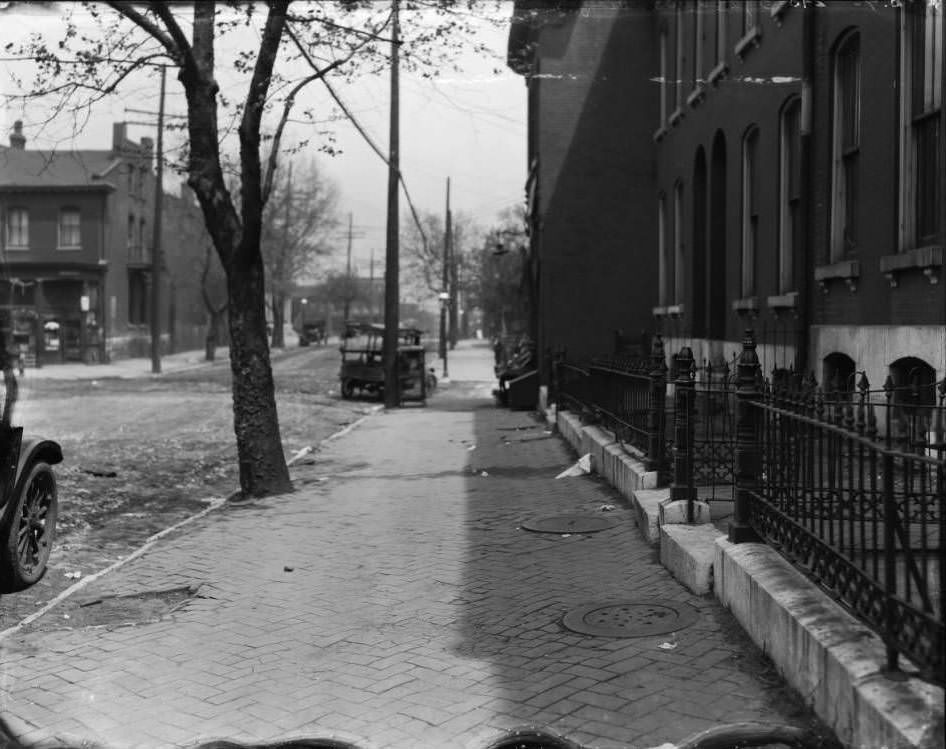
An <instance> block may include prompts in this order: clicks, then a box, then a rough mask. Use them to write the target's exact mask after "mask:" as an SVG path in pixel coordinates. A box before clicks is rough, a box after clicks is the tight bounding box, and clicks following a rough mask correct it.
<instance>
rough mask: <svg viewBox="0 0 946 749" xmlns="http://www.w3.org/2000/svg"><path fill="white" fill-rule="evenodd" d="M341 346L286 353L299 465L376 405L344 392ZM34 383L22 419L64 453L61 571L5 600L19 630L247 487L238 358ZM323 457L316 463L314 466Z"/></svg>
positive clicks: (278, 356)
mask: <svg viewBox="0 0 946 749" xmlns="http://www.w3.org/2000/svg"><path fill="white" fill-rule="evenodd" d="M338 367H339V354H338V349H337V347H335V346H326V347H309V348H291V349H288V350H286V351H280V352H275V353H274V356H273V369H274V373H275V378H276V389H277V402H278V408H279V421H280V429H281V433H282V437H283V444H284V446H285V449H286V455H287V457H291V456H292V455H293V454H294V453H295V452H296V451H298V450H299V449H301V448H303V447H306V446H312V447H315V446H316V445H317V444H318V443H319V442H320V441H321V440H323V439H324V438H325V437H327V436H328V435H330V434H332V433H333V432H336V431H338V430H339V429H340V428H342V427H343V426H344V425H346V424H349V423H351V422H352V421H354V420H356V419H357V418H359V417H360V416H361V415H363V414H364V413H365V412H367V411H368V410H369V409H371V408H372V407H373V406H375V405H376V403H375V402H372V401H343V400H341V399H340V397H339V395H338ZM95 375H96V370H95V368H94V367H91V368H90V369H89V378H88V379H81V380H71V381H62V380H40V379H36V380H33V381H29V379H28V378H27V382H26V384H24V386H23V388H22V390H21V398H20V402H19V404H18V405H17V410H16V413H15V419H14V420H15V422H16V423H18V424H22V425H23V426H24V428H25V432H26V434H27V435H41V436H45V437H49V438H51V439H55V440H58V441H59V442H60V443H61V444H62V450H63V455H64V458H65V460H64V462H63V463H62V464H60V465H58V466H56V469H55V470H56V477H57V480H58V484H59V500H60V506H59V521H58V533H57V536H58V537H57V541H56V545H55V547H54V550H53V553H52V556H51V559H50V566H49V571H48V573H47V574H46V576H45V578H44V579H43V580H41V581H40V582H39V583H38V584H36V585H35V586H33V587H32V588H30V589H28V590H26V591H23V592H20V593H17V594H13V595H5V596H3V598H2V600H0V629H4V628H6V627H9V626H12V625H14V624H16V623H17V622H18V621H20V620H22V619H23V618H24V617H25V616H28V615H29V614H30V613H32V612H33V611H35V610H37V608H38V607H39V606H41V605H42V604H44V603H45V602H47V601H48V600H50V599H51V598H53V597H54V596H55V595H57V594H58V593H59V592H60V591H62V590H64V589H65V588H66V587H68V586H69V585H71V584H73V583H74V582H75V581H76V580H77V579H81V577H83V576H88V575H90V574H92V573H94V572H96V571H97V570H100V569H104V568H105V567H107V566H108V565H109V564H111V563H113V562H114V561H116V560H118V559H121V558H123V557H124V556H126V555H127V554H129V553H130V552H131V551H132V550H134V549H135V548H137V547H139V546H140V545H141V544H142V543H143V542H144V541H145V540H146V539H147V538H148V537H149V536H151V535H152V534H154V533H157V532H158V531H161V530H163V529H164V528H167V527H169V526H171V525H173V524H174V523H177V522H179V521H181V520H183V519H184V518H186V517H189V516H191V515H193V514H194V513H196V512H199V511H200V510H202V509H203V508H205V507H207V506H208V504H209V503H210V502H211V501H212V500H213V499H215V498H223V497H226V496H228V495H230V494H231V493H233V492H234V491H235V490H236V488H237V482H238V479H237V476H238V471H237V464H236V446H235V442H234V436H233V411H232V401H231V392H230V365H229V361H228V360H226V358H224V359H223V360H220V361H217V362H215V363H214V364H213V365H212V366H204V367H201V368H198V369H194V370H190V371H185V372H178V373H171V374H165V375H161V376H159V377H146V378H142V379H127V380H126V379H95ZM310 460H311V458H310Z"/></svg>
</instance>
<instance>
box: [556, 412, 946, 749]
mask: <svg viewBox="0 0 946 749" xmlns="http://www.w3.org/2000/svg"><path fill="white" fill-rule="evenodd" d="M556 419H557V424H558V428H559V431H560V432H561V434H562V436H563V437H564V438H565V440H566V441H567V442H568V443H569V444H570V445H571V446H572V447H573V448H574V449H575V450H577V451H578V452H579V453H580V454H581V455H584V454H586V453H591V455H592V470H594V471H595V472H596V473H598V474H599V475H600V476H602V477H603V478H604V479H605V480H607V481H608V483H609V484H611V486H613V487H614V488H615V489H617V490H618V491H619V492H620V493H621V494H622V496H624V497H625V498H627V499H628V501H629V502H630V503H631V506H632V508H633V509H634V511H635V513H636V518H637V525H638V528H639V529H640V531H641V534H642V535H643V537H644V538H645V539H646V540H647V541H648V542H649V543H651V544H654V545H659V547H660V562H661V564H662V565H663V566H664V567H666V568H667V569H668V570H669V571H670V572H671V573H672V574H673V575H674V577H675V578H676V579H677V580H679V581H680V582H681V583H682V584H683V585H685V586H686V587H687V588H688V589H689V590H691V591H692V592H694V593H696V594H699V595H706V594H710V593H715V595H716V597H717V598H718V599H719V600H720V602H721V603H722V604H723V605H724V606H726V607H727V608H728V609H729V610H730V611H731V612H732V613H733V615H734V616H735V617H736V619H737V621H738V622H739V624H740V625H741V626H742V628H743V629H744V630H745V631H746V632H747V633H748V634H749V636H750V637H752V639H753V640H754V641H755V642H756V644H757V645H758V646H759V647H760V648H761V649H762V650H763V652H765V653H766V654H768V655H769V657H771V658H772V660H773V662H774V663H775V665H776V666H777V668H778V670H779V672H780V673H781V674H782V675H783V677H784V678H785V679H786V681H788V683H789V684H791V686H792V687H793V688H794V689H795V690H796V691H798V692H799V693H800V694H801V695H802V697H803V698H804V699H805V701H806V702H807V703H808V704H809V705H811V707H812V709H813V710H814V711H815V712H816V713H817V714H818V715H819V717H820V718H821V719H822V720H824V721H825V722H826V723H827V724H828V725H829V726H830V727H831V728H832V730H834V732H835V733H836V734H837V736H838V738H839V739H840V740H841V741H842V742H844V743H845V744H846V745H849V746H853V747H857V749H874V748H877V749H880V747H884V749H932V748H933V747H940V746H943V739H944V726H943V723H944V718H943V716H944V710H943V694H944V692H943V689H941V688H939V687H935V686H933V685H930V684H927V683H926V682H923V681H921V680H919V679H908V680H905V681H893V680H891V679H889V678H886V677H885V676H884V675H883V673H882V671H883V667H884V664H885V662H886V658H885V648H884V645H883V642H882V641H881V639H880V637H878V636H877V635H876V634H875V633H874V632H873V631H871V630H870V629H868V628H867V627H866V626H864V625H863V624H861V623H860V622H859V621H858V620H857V619H855V618H854V617H853V616H852V615H851V614H848V613H847V612H846V611H845V610H844V609H843V608H842V607H841V606H840V605H839V604H837V603H836V602H835V601H833V600H832V599H831V598H829V597H828V596H827V595H826V594H825V593H824V592H822V591H821V590H820V589H819V588H818V587H817V586H816V585H815V584H814V583H812V582H811V581H810V580H808V579H807V578H806V577H804V576H803V575H802V574H801V573H800V572H798V571H797V570H795V569H794V568H793V567H792V566H791V564H790V563H789V562H787V561H786V560H785V559H783V558H782V557H781V556H780V555H779V554H778V552H776V551H775V550H773V549H771V548H770V547H768V546H766V545H764V544H738V545H736V544H730V543H729V542H728V541H727V540H726V537H725V534H723V533H721V532H720V531H719V530H718V529H717V528H716V527H715V526H713V525H694V526H688V525H675V524H661V522H660V521H661V508H662V507H663V506H664V505H665V504H666V502H668V501H669V495H670V491H669V489H657V488H655V485H656V474H654V475H653V478H650V477H649V476H647V474H646V473H645V472H644V470H643V468H644V466H643V464H642V463H641V462H640V461H637V460H635V459H634V458H633V457H631V456H630V455H628V454H626V453H625V452H624V450H623V449H622V448H621V447H620V446H618V445H616V444H615V442H614V439H613V438H612V437H611V435H610V434H609V433H607V432H606V431H604V430H602V429H600V428H599V427H593V426H584V425H582V423H581V419H580V418H579V417H578V416H577V415H576V414H573V413H568V412H561V411H560V412H558V413H557V414H556ZM614 448H616V450H615V449H614Z"/></svg>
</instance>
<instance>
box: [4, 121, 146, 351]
mask: <svg viewBox="0 0 946 749" xmlns="http://www.w3.org/2000/svg"><path fill="white" fill-rule="evenodd" d="M152 152H153V144H152V141H151V139H149V138H142V139H141V142H140V143H134V142H132V141H130V140H129V139H128V138H127V137H126V130H125V125H124V123H116V124H115V126H114V128H113V139H112V147H111V149H108V150H83V151H68V152H53V151H45V150H34V149H28V148H26V137H25V135H24V133H23V126H22V123H21V122H19V121H18V122H16V123H15V124H14V130H13V133H12V134H11V135H10V146H9V147H8V148H7V147H2V148H0V224H2V227H3V230H2V232H0V252H2V264H0V308H2V310H4V311H6V313H7V316H8V319H9V323H8V324H9V325H11V327H12V329H13V334H14V336H15V342H16V343H17V344H18V345H21V346H23V347H25V348H26V349H27V357H28V359H35V360H36V362H37V363H39V364H48V363H56V362H63V361H85V362H90V363H91V362H98V361H107V360H108V359H109V357H111V356H116V355H117V356H124V355H135V354H138V355H143V354H144V353H145V352H146V351H147V347H148V345H149V341H150V329H149V320H150V307H149V287H150V267H151V253H150V250H149V248H150V245H151V232H152V231H153V227H152V215H153V202H154V197H153V196H154V175H153V173H152V160H153V153H152Z"/></svg>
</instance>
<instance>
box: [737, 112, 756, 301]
mask: <svg viewBox="0 0 946 749" xmlns="http://www.w3.org/2000/svg"><path fill="white" fill-rule="evenodd" d="M758 149H759V128H758V127H755V126H753V127H750V128H749V130H748V131H747V132H746V134H745V136H744V137H743V139H742V262H741V267H742V273H741V281H742V283H741V289H742V296H743V298H747V297H751V296H752V295H753V294H755V285H756V253H757V252H758V247H759V207H758V206H759V201H758V198H757V197H756V196H757V194H758V184H757V177H758V169H757V158H756V157H757V152H758Z"/></svg>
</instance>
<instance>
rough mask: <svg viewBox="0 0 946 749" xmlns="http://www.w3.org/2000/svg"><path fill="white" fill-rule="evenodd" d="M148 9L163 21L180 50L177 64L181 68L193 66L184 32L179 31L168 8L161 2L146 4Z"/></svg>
mask: <svg viewBox="0 0 946 749" xmlns="http://www.w3.org/2000/svg"><path fill="white" fill-rule="evenodd" d="M148 7H149V8H150V9H151V12H152V13H154V14H155V15H156V16H157V17H158V18H160V19H161V20H162V21H164V25H165V26H166V27H167V30H168V32H169V33H170V34H171V38H172V39H173V40H174V43H175V44H176V45H177V46H178V48H179V49H180V51H181V59H179V60H178V64H179V65H180V66H181V67H185V66H193V65H195V61H194V51H193V49H192V48H191V45H190V42H188V41H187V37H186V36H185V35H184V32H183V31H182V30H181V26H180V24H179V23H178V22H177V19H176V18H175V17H174V16H173V15H172V14H171V8H170V6H168V5H167V4H166V3H163V2H162V3H148Z"/></svg>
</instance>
